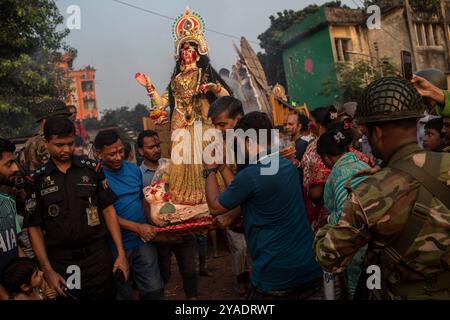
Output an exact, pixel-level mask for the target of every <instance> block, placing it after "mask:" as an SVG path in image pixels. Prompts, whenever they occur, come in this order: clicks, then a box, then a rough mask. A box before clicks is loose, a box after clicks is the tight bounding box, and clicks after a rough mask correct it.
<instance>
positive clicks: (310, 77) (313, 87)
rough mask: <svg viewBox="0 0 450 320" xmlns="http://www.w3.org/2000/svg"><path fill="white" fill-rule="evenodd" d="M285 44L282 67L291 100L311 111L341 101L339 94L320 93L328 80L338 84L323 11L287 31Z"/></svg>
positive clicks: (284, 38) (284, 39) (284, 36)
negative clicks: (305, 105)
mask: <svg viewBox="0 0 450 320" xmlns="http://www.w3.org/2000/svg"><path fill="white" fill-rule="evenodd" d="M283 43H284V49H283V67H284V72H285V75H286V81H287V87H288V88H287V89H288V94H289V97H290V100H291V101H295V102H296V103H297V104H303V103H306V104H307V106H308V108H309V109H310V110H313V109H315V108H318V107H322V106H326V105H329V104H331V103H333V102H334V101H336V100H338V98H339V94H338V93H337V92H335V93H332V94H331V95H328V96H324V95H322V94H321V91H322V90H323V84H324V82H325V81H327V80H330V79H332V81H337V79H336V72H335V65H334V58H333V49H332V47H331V39H330V33H329V29H328V24H327V22H326V18H325V13H324V11H323V10H320V11H319V12H318V13H316V14H314V15H311V16H309V17H308V18H306V19H305V20H303V21H302V22H301V23H299V24H296V25H294V26H292V27H291V28H289V29H288V30H286V32H285V33H284V35H283ZM292 67H293V68H292Z"/></svg>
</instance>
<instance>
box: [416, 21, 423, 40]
mask: <svg viewBox="0 0 450 320" xmlns="http://www.w3.org/2000/svg"><path fill="white" fill-rule="evenodd" d="M416 34H417V42H418V43H419V46H423V38H422V28H421V25H420V24H418V23H416Z"/></svg>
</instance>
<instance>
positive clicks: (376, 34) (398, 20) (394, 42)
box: [366, 9, 415, 71]
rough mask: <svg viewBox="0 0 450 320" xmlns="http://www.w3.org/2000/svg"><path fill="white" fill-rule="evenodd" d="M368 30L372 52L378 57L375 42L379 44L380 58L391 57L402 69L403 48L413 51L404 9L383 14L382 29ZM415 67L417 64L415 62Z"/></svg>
mask: <svg viewBox="0 0 450 320" xmlns="http://www.w3.org/2000/svg"><path fill="white" fill-rule="evenodd" d="M366 30H367V34H368V42H369V48H370V54H371V55H372V56H373V57H376V51H375V46H374V43H375V42H376V43H377V44H378V50H379V58H380V59H381V58H383V57H389V58H390V59H391V61H392V62H393V63H394V65H395V66H396V67H398V69H399V70H400V71H401V65H402V64H401V55H400V52H401V51H402V50H406V51H409V52H411V51H412V49H411V43H410V39H409V31H408V25H407V23H406V19H405V15H404V10H403V9H399V10H396V11H394V12H391V13H389V14H388V15H383V16H382V20H381V29H380V30H377V29H373V30H369V29H366ZM413 68H415V65H414V63H413Z"/></svg>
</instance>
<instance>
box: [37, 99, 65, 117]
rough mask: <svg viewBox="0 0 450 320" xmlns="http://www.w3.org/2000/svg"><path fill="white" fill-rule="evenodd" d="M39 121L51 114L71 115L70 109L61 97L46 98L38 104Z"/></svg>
mask: <svg viewBox="0 0 450 320" xmlns="http://www.w3.org/2000/svg"><path fill="white" fill-rule="evenodd" d="M35 115H36V119H37V121H41V120H43V119H46V118H48V117H51V116H67V117H68V116H70V110H69V108H68V107H67V106H66V104H65V103H64V102H63V101H61V100H59V99H46V100H44V101H42V102H41V103H39V104H38V105H37V106H36V111H35Z"/></svg>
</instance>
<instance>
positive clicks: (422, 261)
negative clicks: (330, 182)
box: [314, 106, 450, 299]
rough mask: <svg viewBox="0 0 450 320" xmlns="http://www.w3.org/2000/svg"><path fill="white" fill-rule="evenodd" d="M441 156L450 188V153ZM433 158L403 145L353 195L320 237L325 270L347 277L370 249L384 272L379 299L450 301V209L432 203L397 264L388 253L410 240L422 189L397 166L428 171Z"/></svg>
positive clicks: (317, 251)
mask: <svg viewBox="0 0 450 320" xmlns="http://www.w3.org/2000/svg"><path fill="white" fill-rule="evenodd" d="M358 107H359V106H358ZM407 108H408V107H407ZM418 116H420V113H418ZM389 117H392V116H389ZM441 155H442V158H441V162H440V168H439V170H437V171H438V172H439V174H438V180H439V181H440V182H441V183H442V187H443V188H445V186H449V185H450V154H441ZM428 156H430V153H428V152H425V151H423V150H422V149H420V148H419V146H418V145H417V144H415V143H413V144H408V145H404V146H402V147H401V148H399V149H398V150H397V151H396V152H395V153H394V154H393V155H392V156H391V157H390V160H389V162H388V164H387V166H386V167H384V168H383V169H381V170H380V171H378V172H376V173H374V174H373V175H371V176H369V177H368V178H367V179H366V180H364V181H363V182H361V183H360V184H359V185H358V186H357V187H356V188H355V189H354V190H352V193H351V195H350V199H349V201H348V202H347V203H346V204H345V206H344V209H343V212H342V216H341V219H340V221H339V223H338V224H337V225H333V226H332V225H326V226H325V227H323V228H322V229H320V230H319V232H318V233H317V235H316V239H315V241H314V251H315V255H316V259H317V260H318V262H319V264H320V265H321V266H322V268H323V269H324V270H325V271H327V272H333V273H338V272H342V271H343V270H344V269H345V268H346V267H347V266H348V264H349V263H350V262H351V260H352V258H353V256H354V255H355V253H356V252H357V251H358V249H359V248H361V247H363V246H365V245H366V244H368V254H367V257H366V266H368V265H371V264H376V265H378V266H379V267H380V269H381V278H382V290H381V291H378V290H374V291H373V292H372V293H373V296H374V298H379V299H386V298H390V299H450V209H449V208H448V207H445V206H444V205H443V203H442V202H441V201H440V200H439V199H437V198H436V197H432V198H430V199H432V200H431V205H429V207H428V208H427V209H428V210H427V211H426V213H425V214H426V219H425V220H424V223H423V225H422V226H421V229H420V231H419V232H418V234H417V236H416V237H415V238H414V240H413V241H412V242H411V243H410V245H409V246H408V247H407V248H408V249H407V250H406V252H404V254H403V255H402V256H401V257H400V259H398V261H395V262H393V260H392V259H390V258H389V251H388V248H390V246H392V244H393V243H395V242H396V241H397V239H398V238H399V237H400V236H402V237H405V235H404V234H403V233H402V231H403V229H404V228H405V226H406V224H407V221H408V219H409V218H410V217H411V212H412V211H413V207H414V205H415V204H417V203H416V200H417V197H418V194H419V187H420V186H421V184H420V182H419V181H418V180H416V179H415V178H413V177H412V176H411V175H410V174H408V173H406V172H403V171H400V170H398V169H394V168H392V167H393V166H395V165H396V164H398V163H400V162H401V161H405V160H407V161H409V162H408V165H411V166H417V167H423V166H424V164H425V161H426V160H427V157H428Z"/></svg>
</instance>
